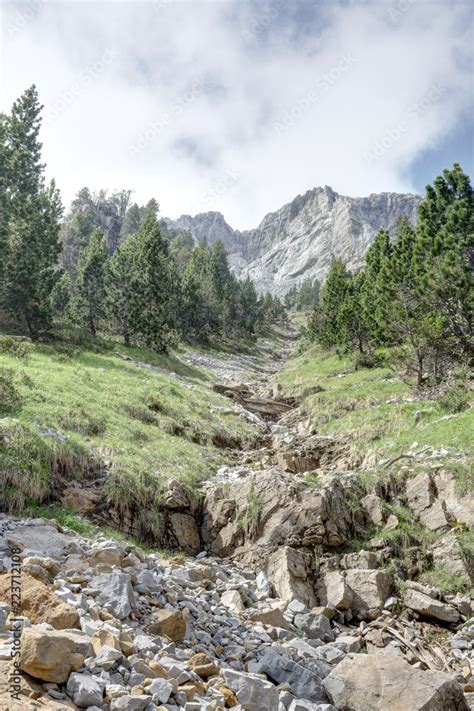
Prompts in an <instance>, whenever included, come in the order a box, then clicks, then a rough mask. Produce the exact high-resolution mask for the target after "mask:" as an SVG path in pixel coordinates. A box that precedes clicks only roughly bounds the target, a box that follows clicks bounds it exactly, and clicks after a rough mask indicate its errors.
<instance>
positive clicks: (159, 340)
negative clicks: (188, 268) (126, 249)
mask: <svg viewBox="0 0 474 711" xmlns="http://www.w3.org/2000/svg"><path fill="white" fill-rule="evenodd" d="M132 240H133V243H132V245H133V255H132V267H131V285H130V292H129V303H128V318H129V326H130V331H131V333H132V334H133V336H134V337H135V338H138V339H139V341H142V342H143V343H144V344H145V345H146V346H149V347H150V348H154V349H155V350H158V351H161V350H166V348H167V347H168V344H169V340H170V337H171V335H172V331H173V330H174V329H175V328H176V326H177V314H176V312H175V301H174V298H173V290H176V287H177V284H178V277H177V273H176V270H175V268H174V265H173V262H172V260H171V259H170V257H169V251H168V244H167V242H166V240H164V239H163V237H162V236H161V233H160V228H159V225H158V222H157V220H156V217H154V216H153V215H152V214H149V215H148V216H147V217H146V219H145V222H144V223H143V225H142V227H141V228H140V231H139V232H138V234H137V235H136V236H135V237H133V238H132Z"/></svg>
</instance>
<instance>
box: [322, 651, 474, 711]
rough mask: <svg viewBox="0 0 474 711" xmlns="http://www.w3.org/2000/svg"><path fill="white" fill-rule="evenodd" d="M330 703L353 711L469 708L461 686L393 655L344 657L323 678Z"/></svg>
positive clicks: (448, 710) (457, 710)
mask: <svg viewBox="0 0 474 711" xmlns="http://www.w3.org/2000/svg"><path fill="white" fill-rule="evenodd" d="M323 685H324V687H325V689H326V692H327V694H328V696H329V698H330V700H331V701H332V703H333V704H334V705H335V706H336V707H337V708H339V709H351V710H354V711H385V710H387V711H388V710H390V711H407V710H408V709H409V710H410V711H468V706H467V703H466V701H465V699H464V694H463V690H462V687H461V685H460V684H459V683H458V682H457V681H456V680H455V679H453V678H452V677H450V676H449V675H448V674H444V673H442V672H434V671H421V670H420V669H416V668H414V667H413V666H411V665H410V664H408V663H407V662H406V661H405V660H404V659H401V658H400V657H398V656H396V655H393V654H356V655H349V656H347V657H346V658H345V659H344V660H343V661H342V662H341V663H340V664H338V665H337V666H336V667H335V669H334V670H333V671H332V672H331V673H330V674H329V675H328V676H327V677H326V678H325V679H324V681H323Z"/></svg>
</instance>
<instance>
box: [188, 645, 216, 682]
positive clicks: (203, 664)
mask: <svg viewBox="0 0 474 711" xmlns="http://www.w3.org/2000/svg"><path fill="white" fill-rule="evenodd" d="M189 666H190V667H191V669H192V670H193V672H194V673H195V674H197V675H198V676H200V677H201V679H209V677H211V676H217V675H218V674H219V671H220V669H219V665H218V664H217V662H216V661H215V659H212V657H209V656H208V655H207V654H204V653H202V652H201V653H199V654H194V655H193V656H192V657H191V659H190V660H189Z"/></svg>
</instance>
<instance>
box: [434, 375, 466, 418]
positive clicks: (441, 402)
mask: <svg viewBox="0 0 474 711" xmlns="http://www.w3.org/2000/svg"><path fill="white" fill-rule="evenodd" d="M470 400H471V393H470V390H469V388H468V386H467V384H466V383H465V382H462V381H460V380H458V381H452V382H449V383H447V385H446V387H445V388H444V390H443V392H442V394H441V395H440V396H439V398H438V406H439V407H440V409H441V410H443V411H444V412H449V413H451V414H456V413H458V412H462V411H463V410H466V409H467V408H468V407H469V403H470Z"/></svg>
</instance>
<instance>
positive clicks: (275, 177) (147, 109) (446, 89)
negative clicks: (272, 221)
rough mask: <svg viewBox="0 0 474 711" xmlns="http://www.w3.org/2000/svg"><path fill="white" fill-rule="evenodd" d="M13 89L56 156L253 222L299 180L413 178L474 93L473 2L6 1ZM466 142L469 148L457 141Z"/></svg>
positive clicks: (356, 183) (361, 188)
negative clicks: (27, 92)
mask: <svg viewBox="0 0 474 711" xmlns="http://www.w3.org/2000/svg"><path fill="white" fill-rule="evenodd" d="M1 12H2V25H1V35H0V38H1V43H2V66H1V70H0V71H1V76H0V80H1V87H2V93H1V104H0V109H3V110H8V109H9V107H10V106H11V103H12V102H13V100H14V99H15V98H16V97H17V96H18V95H19V94H21V92H22V91H23V90H24V89H25V88H26V87H27V86H29V85H30V84H32V83H33V82H35V83H36V84H37V86H38V89H39V92H40V98H41V101H42V103H43V104H44V105H45V122H44V127H43V131H42V140H43V144H44V159H45V160H46V162H47V164H48V174H49V175H50V176H51V177H52V176H54V177H55V178H56V180H57V183H58V185H59V187H60V188H61V190H62V193H63V197H64V200H65V202H68V201H69V200H70V199H71V198H72V197H73V195H74V193H75V192H76V191H77V190H78V189H79V188H80V187H82V186H83V185H87V186H89V187H91V188H94V189H98V188H102V187H109V188H110V189H114V188H117V189H118V188H122V187H123V188H133V189H134V190H135V197H136V199H137V200H139V201H146V200H147V199H148V198H149V197H151V196H155V197H156V198H157V199H158V201H159V203H160V205H161V211H162V213H163V214H165V215H168V216H171V217H176V216H178V215H179V214H181V213H189V212H192V211H200V210H202V211H205V210H208V209H219V210H220V211H221V212H223V213H224V215H225V216H226V218H227V220H228V221H229V222H230V224H232V225H233V226H235V227H239V228H247V227H252V226H255V225H256V224H257V223H258V222H259V220H260V219H261V218H262V217H263V215H264V214H265V213H266V212H268V211H269V210H272V209H277V208H278V207H280V206H281V205H282V204H283V203H284V202H287V201H288V200H290V199H291V198H292V197H293V196H294V195H296V194H297V193H301V192H305V191H306V190H307V189H309V188H311V187H313V186H316V185H325V184H327V185H331V186H332V187H333V188H334V189H335V190H338V191H339V192H342V193H345V194H349V195H364V194H368V193H370V192H379V191H383V190H393V191H406V190H413V189H414V186H413V184H412V182H411V181H410V178H409V177H407V176H410V169H411V166H413V165H414V163H415V161H416V160H417V158H418V157H419V156H420V155H421V154H423V152H424V151H425V150H426V149H428V148H431V149H432V148H433V146H436V145H437V144H440V143H441V142H442V141H443V140H444V139H445V138H446V137H448V136H450V135H452V134H453V132H454V133H455V131H456V127H457V125H458V124H459V122H460V121H461V120H462V119H463V118H465V117H466V115H467V114H468V112H469V110H470V108H471V109H472V89H471V85H470V83H469V81H470V80H469V73H470V67H471V62H472V55H471V54H470V52H471V50H470V40H471V39H472V37H469V27H470V22H469V12H470V4H469V3H468V2H466V3H465V2H463V0H460V1H458V2H454V3H450V4H447V3H444V2H438V1H436V0H393V1H392V0H386V1H384V2H382V3H380V2H378V1H377V0H360V1H355V0H352V1H351V0H349V1H348V2H347V1H345V2H342V1H341V2H331V3H330V2H313V1H312V0H274V1H273V2H266V3H257V2H247V1H246V0H229V1H223V2H219V1H217V0H216V1H212V0H211V1H207V0H193V2H188V1H186V0H183V1H180V0H178V1H176V2H175V1H174V0H150V1H148V2H120V1H118V0H117V1H116V2H111V1H110V2H87V1H83V2H74V1H72V2H65V1H63V2H47V1H46V0H24V2H21V3H10V2H7V3H4V4H3V5H2V8H1ZM459 158H460V159H462V157H459Z"/></svg>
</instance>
